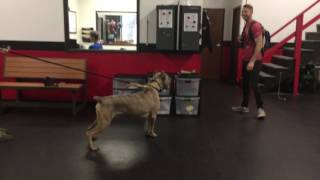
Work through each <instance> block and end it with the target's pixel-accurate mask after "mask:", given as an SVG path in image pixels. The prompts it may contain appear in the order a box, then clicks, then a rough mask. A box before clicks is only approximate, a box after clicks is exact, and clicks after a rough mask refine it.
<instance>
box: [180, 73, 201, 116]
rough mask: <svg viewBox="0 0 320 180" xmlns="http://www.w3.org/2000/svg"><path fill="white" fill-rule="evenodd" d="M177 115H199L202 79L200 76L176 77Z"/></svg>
mask: <svg viewBox="0 0 320 180" xmlns="http://www.w3.org/2000/svg"><path fill="white" fill-rule="evenodd" d="M175 84H176V97H175V107H176V108H175V109H176V115H198V114H199V101H200V97H199V89H200V78H199V76H198V75H191V74H186V75H176V76H175Z"/></svg>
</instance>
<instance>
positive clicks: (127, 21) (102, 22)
mask: <svg viewBox="0 0 320 180" xmlns="http://www.w3.org/2000/svg"><path fill="white" fill-rule="evenodd" d="M137 5H138V0H117V1H113V0H69V11H72V12H75V13H76V14H77V16H76V17H75V18H76V20H75V21H76V22H77V23H76V31H74V30H73V31H72V32H73V33H70V34H69V39H70V40H74V41H76V42H77V44H78V45H79V48H80V49H89V47H90V46H92V45H93V44H99V46H95V47H99V49H100V50H121V51H136V50H137V41H138V40H137V32H138V27H137V26H138V20H137V17H138V16H137V14H138V6H137ZM69 18H70V17H69ZM69 27H70V22H69ZM92 31H94V32H96V33H95V34H98V39H96V38H92ZM74 32H76V33H74ZM90 34H91V36H90ZM101 46H102V49H101ZM75 47H76V46H75Z"/></svg>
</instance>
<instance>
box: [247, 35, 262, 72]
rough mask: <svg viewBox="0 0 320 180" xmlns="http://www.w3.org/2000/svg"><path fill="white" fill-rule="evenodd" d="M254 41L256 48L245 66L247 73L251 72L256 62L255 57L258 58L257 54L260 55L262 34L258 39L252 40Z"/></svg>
mask: <svg viewBox="0 0 320 180" xmlns="http://www.w3.org/2000/svg"><path fill="white" fill-rule="evenodd" d="M254 41H255V44H256V46H255V48H254V53H253V55H252V57H251V58H250V61H249V63H248V66H247V70H248V71H252V70H253V68H254V63H255V62H256V60H257V56H258V54H259V53H261V48H262V46H263V40H262V33H261V34H260V35H259V36H258V37H256V38H255V39H254Z"/></svg>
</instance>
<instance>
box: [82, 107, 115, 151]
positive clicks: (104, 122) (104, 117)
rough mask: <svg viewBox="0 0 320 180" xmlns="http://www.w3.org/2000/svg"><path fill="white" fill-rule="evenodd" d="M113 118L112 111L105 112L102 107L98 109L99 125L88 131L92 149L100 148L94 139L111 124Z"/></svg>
mask: <svg viewBox="0 0 320 180" xmlns="http://www.w3.org/2000/svg"><path fill="white" fill-rule="evenodd" d="M111 120H112V116H111V113H106V114H104V113H103V112H101V110H100V109H98V110H97V125H96V126H94V127H93V128H92V129H90V130H88V131H87V133H86V134H87V136H88V141H89V148H90V150H92V151H95V150H98V147H97V146H96V145H95V144H94V142H93V139H94V138H96V137H97V135H98V134H99V133H101V132H102V131H103V130H104V129H105V128H106V127H107V126H109V125H110V123H111Z"/></svg>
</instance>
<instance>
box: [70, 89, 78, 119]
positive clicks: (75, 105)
mask: <svg viewBox="0 0 320 180" xmlns="http://www.w3.org/2000/svg"><path fill="white" fill-rule="evenodd" d="M71 94H72V114H73V115H77V97H76V92H75V91H72V92H71Z"/></svg>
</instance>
